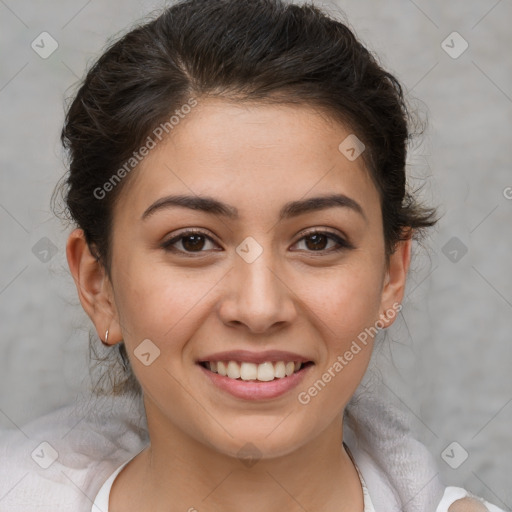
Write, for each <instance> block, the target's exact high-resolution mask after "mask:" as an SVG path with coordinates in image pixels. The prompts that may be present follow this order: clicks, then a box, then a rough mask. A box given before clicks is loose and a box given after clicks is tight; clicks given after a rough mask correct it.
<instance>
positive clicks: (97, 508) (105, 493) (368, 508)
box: [91, 457, 494, 512]
mask: <svg viewBox="0 0 512 512" xmlns="http://www.w3.org/2000/svg"><path fill="white" fill-rule="evenodd" d="M133 458H134V457H132V458H131V459H130V460H127V461H126V462H125V463H124V464H121V465H120V466H119V467H118V468H117V469H116V470H115V471H114V472H113V473H112V474H111V475H110V476H109V477H108V479H107V480H106V482H105V483H104V484H103V485H102V486H101V489H100V490H99V492H98V494H97V495H96V498H95V499H94V503H93V505H92V509H91V512H108V507H109V500H110V491H111V489H112V486H113V485H114V480H115V479H116V477H117V475H118V474H119V473H120V472H121V470H122V469H123V468H124V467H125V466H126V465H127V464H128V462H130V461H131V460H132V459H133ZM356 469H357V473H358V475H359V479H360V480H361V485H362V487H363V500H364V510H363V512H375V507H374V506H373V503H372V500H371V499H370V493H369V492H368V489H367V487H366V484H365V481H364V479H363V476H362V475H361V472H360V471H359V468H358V467H357V466H356ZM436 512H439V511H436ZM493 512H494V511H493Z"/></svg>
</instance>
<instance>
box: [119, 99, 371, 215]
mask: <svg viewBox="0 0 512 512" xmlns="http://www.w3.org/2000/svg"><path fill="white" fill-rule="evenodd" d="M351 136H352V133H351V131H350V129H349V128H348V127H346V126H343V125H341V124H340V123H337V122H334V121H333V120H331V119H330V118H328V117H327V116H326V115H324V114H322V113H321V112H319V111H318V110H315V109H313V108H310V107H307V106H303V105H283V104H279V105H268V104H262V103H251V104H248V103H232V102H227V101H223V100H219V99H208V100H201V101H199V103H198V105H197V106H196V107H195V108H194V109H193V110H192V112H191V113H190V114H188V115H186V116H184V118H182V119H181V120H180V122H179V124H178V125H177V126H175V127H174V128H173V130H172V131H171V132H170V134H169V135H168V136H167V137H166V138H164V139H163V140H162V141H161V142H159V143H158V144H156V146H155V147H154V149H152V150H151V151H150V153H149V154H148V155H147V156H146V157H145V158H144V160H143V161H142V162H141V163H140V164H139V166H138V167H137V169H136V170H135V171H133V175H132V176H130V177H129V179H128V182H127V183H126V184H125V186H124V189H123V192H122V194H121V197H120V198H119V202H118V205H117V208H118V209H125V210H126V208H125V207H126V205H128V204H129V205H130V208H129V210H130V213H128V212H126V211H125V212H124V213H125V214H133V215H136V214H138V215H139V217H140V215H142V213H143V212H144V210H145V208H147V206H148V205H149V204H150V203H151V202H153V201H155V200H157V199H158V198H159V197H162V196H164V195H166V194H171V193H182V194H187V195H208V196H214V197H218V198H219V199H221V198H223V199H224V200H225V201H226V202H230V203H237V205H238V210H239V211H240V212H241V217H243V215H244V211H245V210H246V209H247V208H246V207H249V205H252V208H253V210H252V211H251V212H250V213H251V214H254V213H255V212H257V211H258V210H259V209H261V210H268V209H269V208H271V209H272V208H274V207H275V208H276V209H278V208H279V207H280V206H281V204H282V203H284V202H287V201H290V200H294V199H298V198H303V197H306V196H307V195H308V194H310V195H318V194H322V193H324V194H326V193H333V192H334V191H337V192H339V193H344V194H346V195H349V196H352V197H353V198H354V199H355V200H357V201H358V202H363V203H368V207H369V208H370V209H371V208H372V207H373V205H374V203H378V193H377V191H376V189H375V187H374V185H373V182H372V180H371V178H370V176H369V173H368V171H367V170H366V168H365V165H364V161H363V158H362V157H359V158H357V159H355V160H353V161H351V160H349V159H348V158H346V156H345V155H344V154H343V153H342V152H341V151H340V149H339V146H340V144H341V143H342V142H343V141H344V140H346V139H347V137H351ZM376 200H377V201H376ZM123 216H124V215H123Z"/></svg>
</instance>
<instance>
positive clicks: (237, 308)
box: [223, 239, 295, 332]
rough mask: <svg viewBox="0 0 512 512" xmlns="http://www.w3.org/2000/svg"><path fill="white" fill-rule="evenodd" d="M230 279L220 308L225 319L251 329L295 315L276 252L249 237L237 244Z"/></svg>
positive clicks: (265, 327) (288, 319)
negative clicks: (226, 296)
mask: <svg viewBox="0 0 512 512" xmlns="http://www.w3.org/2000/svg"><path fill="white" fill-rule="evenodd" d="M233 265H234V268H233V272H232V276H231V280H230V293H229V294H228V295H229V299H226V300H228V302H229V304H225V305H224V306H225V307H224V308H223V312H224V318H223V320H224V321H225V322H235V323H243V324H245V325H246V326H247V327H248V328H249V329H250V330H252V331H254V332H264V331H265V330H267V329H269V328H271V327H272V326H274V325H275V324H278V323H279V324H282V323H286V322H290V321H292V319H293V316H294V315H295V307H294V304H293V298H292V296H291V292H290V291H289V289H288V288H287V287H286V286H285V285H284V284H283V282H282V278H280V277H279V270H278V269H279V268H280V265H278V262H277V256H276V255H275V254H273V252H272V249H271V248H270V244H269V245H268V246H266V247H265V248H264V247H263V246H262V245H260V244H259V243H258V242H256V241H255V240H254V239H252V240H250V239H249V240H248V239H246V240H244V242H242V243H241V244H240V245H239V246H238V247H237V255H236V256H235V258H234V263H233Z"/></svg>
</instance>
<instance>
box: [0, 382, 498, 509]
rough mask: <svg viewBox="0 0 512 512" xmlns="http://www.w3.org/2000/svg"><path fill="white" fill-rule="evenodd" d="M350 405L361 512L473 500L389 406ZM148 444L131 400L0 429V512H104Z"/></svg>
mask: <svg viewBox="0 0 512 512" xmlns="http://www.w3.org/2000/svg"><path fill="white" fill-rule="evenodd" d="M356 398H357V399H356V401H352V402H351V403H350V404H349V405H348V406H347V409H346V413H347V414H346V418H345V420H346V421H345V422H344V429H343V440H344V442H345V440H346V445H347V447H350V451H348V450H347V451H348V453H349V455H350V454H351V455H352V456H353V459H352V460H353V461H354V465H355V467H356V468H357V470H358V473H359V475H360V479H361V484H362V488H363V492H364V507H365V508H364V510H365V512H447V511H448V508H449V507H450V505H451V504H452V503H454V502H455V501H457V500H458V499H460V498H464V497H467V496H469V497H472V498H474V499H477V500H479V498H476V497H474V496H472V495H471V494H470V493H469V492H468V491H466V490H465V489H462V488H457V487H446V486H445V485H444V484H443V482H442V481H441V480H440V478H439V469H438V468H437V464H436V463H435V460H434V458H433V457H432V455H431V454H430V453H429V451H428V450H427V448H426V447H425V446H424V445H423V444H422V443H420V442H419V441H418V440H416V439H415V438H414V437H413V436H412V435H411V432H410V430H409V429H408V427H407V425H406V423H405V421H404V419H403V417H402V415H401V413H400V414H399V412H398V411H397V410H395V408H394V407H393V406H392V404H390V402H389V401H387V400H383V399H381V398H380V397H379V396H378V395H376V394H375V393H369V392H368V391H367V390H363V392H362V394H360V395H358V396H357V397H356ZM149 441H150V440H149V432H148V429H147V423H146V420H145V411H144V407H143V404H142V402H141V401H140V400H139V399H138V398H136V397H134V396H132V395H123V396H117V397H101V398H100V397H92V396H89V395H86V396H84V397H83V399H79V400H78V401H77V402H76V403H75V404H72V405H69V406H65V407H63V408H60V409H58V410H56V411H53V412H51V413H49V414H47V415H45V416H42V417H40V418H38V419H36V420H34V421H32V422H30V423H28V424H25V425H23V426H22V427H21V428H13V429H10V430H5V429H0V511H1V512H4V511H5V512H7V511H8V512H27V511H28V510H30V512H55V511H56V510H73V512H91V502H92V501H93V499H94V500H95V505H94V507H93V508H92V510H93V511H94V512H108V509H109V507H108V501H109V495H110V491H111V488H112V484H113V482H114V480H115V478H116V477H117V476H118V475H119V473H120V472H121V470H122V469H123V467H125V466H126V464H127V463H128V462H129V461H130V460H132V459H133V458H134V457H135V455H136V454H138V453H140V452H141V450H143V449H145V448H146V447H147V445H148V443H149ZM116 468H117V469H116ZM370 496H371V499H370ZM479 501H480V502H481V503H482V504H483V505H485V506H486V507H487V510H488V511H489V512H504V510H503V509H500V508H498V507H496V506H494V505H491V504H490V503H488V502H486V501H484V500H479Z"/></svg>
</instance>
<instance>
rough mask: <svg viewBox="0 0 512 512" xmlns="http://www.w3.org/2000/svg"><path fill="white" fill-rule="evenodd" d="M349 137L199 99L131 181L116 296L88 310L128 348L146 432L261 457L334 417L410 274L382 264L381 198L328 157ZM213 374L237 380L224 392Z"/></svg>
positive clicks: (310, 435)
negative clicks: (156, 429)
mask: <svg viewBox="0 0 512 512" xmlns="http://www.w3.org/2000/svg"><path fill="white" fill-rule="evenodd" d="M350 134H351V132H350V130H349V129H348V128H346V127H344V126H341V125H339V124H337V123H334V122H332V121H329V120H328V119H327V118H326V117H325V116H321V115H320V114H319V113H318V112H315V111H314V110H311V109H309V108H307V107H305V106H304V107H297V106H268V105H267V106H265V105H262V104H251V105H247V104H246V105H240V104H233V103H228V102H224V101H221V100H208V101H199V104H198V106H197V107H196V108H195V109H194V110H193V111H192V112H191V113H190V114H189V115H188V116H187V117H186V118H185V119H183V120H181V121H180V124H179V125H178V126H177V127H175V129H174V130H173V132H172V133H171V136H170V137H168V139H167V140H165V141H164V142H162V143H160V144H159V145H158V146H157V147H155V148H154V149H153V150H152V151H151V152H150V153H149V155H148V156H147V157H146V158H145V159H144V160H143V162H142V163H141V164H140V166H139V168H137V170H136V171H133V172H134V174H133V175H131V176H130V177H129V178H127V179H128V181H127V183H126V184H125V186H124V188H123V190H122V194H121V195H120V198H119V202H118V203H117V204H116V207H115V211H114V227H113V246H112V247H113V252H112V281H111V283H110V281H108V280H106V278H105V279H104V280H102V281H101V283H102V284H101V285H98V287H97V289H96V293H95V294H92V295H90V296H89V298H87V296H83V297H82V296H81V300H82V304H84V307H85V308H86V310H87V311H88V312H89V313H90V316H91V318H92V319H93V321H94V323H95V325H96V327H97V329H98V333H99V335H100V336H101V337H103V335H104V332H105V329H106V328H108V329H109V342H110V343H116V342H119V341H121V340H124V342H125V344H126V347H127V351H128V353H129V356H130V359H131V363H132V367H133V370H134V372H135V374H136V377H137V379H138V380H139V382H140V384H141V386H142V388H143V390H144V395H145V405H146V413H147V416H148V424H154V425H159V426H160V427H162V428H163V426H164V425H167V426H169V427H170V428H171V427H172V428H173V429H175V430H176V429H177V430H179V431H180V432H183V433H184V435H186V436H187V437H189V438H191V439H193V440H194V441H198V442H200V443H202V445H206V446H208V447H210V448H213V449H214V450H216V451H217V452H220V453H224V454H227V455H234V456H236V454H237V453H238V451H239V450H240V448H241V447H242V446H244V445H245V443H246V442H251V443H253V444H254V445H255V446H257V448H258V450H259V451H260V453H261V456H262V457H270V456H271V455H272V456H277V455H284V454H287V453H290V452H292V451H293V450H297V449H298V448H300V447H301V446H303V445H304V444H306V443H307V442H308V441H311V440H313V439H314V438H315V437H317V436H318V435H319V434H320V433H321V432H322V431H324V430H325V429H326V428H327V427H328V426H329V424H331V423H332V422H333V421H335V420H336V419H337V418H340V415H341V414H342V411H343V409H344V407H345V405H346V404H347V402H348V401H349V399H350V397H351V396H352V394H353V392H354V390H355V389H356V388H357V386H358V384H359V382H360V380H361V379H362V377H363V375H364V372H365V370H366V368H367V364H368V362H369V358H370V355H371V350H372V345H373V336H374V334H375V331H376V329H375V326H376V324H377V327H386V326H388V325H390V324H391V323H392V322H393V318H394V317H395V316H396V314H397V312H398V309H397V303H399V302H400V300H401V298H402V294H403V285H404V280H405V274H406V271H407V265H408V258H409V243H408V242H406V243H402V244H400V245H399V246H398V249H397V251H396V252H395V253H394V254H393V255H392V256H391V259H390V261H389V264H387V263H386V258H385V249H384V238H383V227H382V217H381V210H380V201H379V195H378V192H377V190H376V188H375V186H374V185H373V183H372V181H371V179H370V177H369V175H368V172H367V171H366V169H365V167H364V162H363V158H362V157H359V158H357V159H355V160H353V161H351V160H349V159H347V158H346V157H345V156H344V155H343V154H342V153H341V152H340V150H339V149H338V146H339V145H340V143H341V142H342V141H343V140H344V139H345V138H346V137H347V136H349V135H350ZM171 196H172V197H174V198H175V199H176V196H186V197H187V198H188V199H184V198H182V199H181V204H176V203H177V201H176V200H174V201H171V200H170V199H169V198H170V197H171ZM166 198H167V200H166ZM206 198H207V199H208V200H209V201H208V202H206V201H203V202H200V201H199V200H200V199H206ZM187 204H188V206H187ZM68 260H69V261H70V266H71V267H72V269H73V268H77V266H78V264H77V263H76V261H74V259H73V251H72V249H71V243H70V244H69V247H68ZM73 274H74V275H77V273H76V272H73ZM82 284H83V288H87V287H88V284H87V283H86V282H84V283H82ZM94 302H96V304H94ZM398 308H399V306H398ZM226 352H231V354H226ZM221 360H222V361H224V362H227V361H230V360H232V361H235V362H238V363H243V364H241V365H240V364H236V363H229V364H228V365H227V371H228V376H222V375H220V374H219V373H214V372H212V371H211V370H212V369H213V370H215V368H216V367H217V371H219V372H222V366H223V365H222V364H220V363H219V362H218V361H221ZM207 361H210V362H213V363H214V364H213V365H212V366H210V369H208V366H209V363H207ZM280 361H281V362H282V363H285V364H284V365H283V364H282V363H280ZM295 362H301V363H303V364H302V366H301V367H300V368H299V365H293V364H292V366H293V370H295V369H296V368H299V369H298V370H297V371H296V372H294V373H293V374H291V375H289V376H284V377H278V376H279V375H282V373H279V372H283V371H284V372H286V369H287V368H286V363H295ZM215 363H217V364H215ZM271 363H272V364H271ZM225 364H227V363H225ZM240 370H241V372H242V377H241V378H239V379H235V377H238V373H237V371H240ZM272 370H273V371H274V372H277V374H276V373H272ZM288 371H290V364H288ZM253 372H256V373H253ZM258 372H260V373H258ZM276 375H277V376H276ZM230 376H231V377H230ZM257 376H258V377H259V378H261V379H262V381H255V380H254V379H255V378H256V377H257ZM272 377H273V380H272ZM244 378H245V379H248V380H244Z"/></svg>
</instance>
